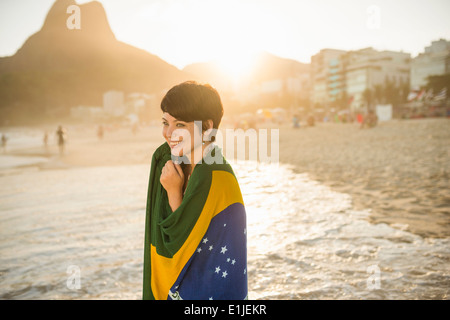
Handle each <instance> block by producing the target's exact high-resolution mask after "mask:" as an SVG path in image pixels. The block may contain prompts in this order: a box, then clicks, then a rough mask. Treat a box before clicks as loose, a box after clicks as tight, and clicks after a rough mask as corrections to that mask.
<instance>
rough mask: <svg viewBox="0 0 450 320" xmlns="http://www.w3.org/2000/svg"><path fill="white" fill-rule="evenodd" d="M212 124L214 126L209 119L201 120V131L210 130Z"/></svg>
mask: <svg viewBox="0 0 450 320" xmlns="http://www.w3.org/2000/svg"><path fill="white" fill-rule="evenodd" d="M213 126H214V122H213V121H212V120H211V119H209V120H206V121H204V122H203V131H207V130H210V129H212V128H213Z"/></svg>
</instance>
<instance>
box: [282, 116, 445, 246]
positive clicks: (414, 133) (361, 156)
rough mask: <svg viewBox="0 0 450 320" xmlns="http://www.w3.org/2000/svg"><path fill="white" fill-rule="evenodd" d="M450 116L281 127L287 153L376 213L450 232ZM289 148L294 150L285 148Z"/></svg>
mask: <svg viewBox="0 0 450 320" xmlns="http://www.w3.org/2000/svg"><path fill="white" fill-rule="evenodd" d="M449 129H450V119H443V118H441V119H419V120H401V121H400V120H398V121H390V122H385V123H381V124H380V125H379V126H378V127H376V128H373V129H363V130H361V129H360V128H359V126H358V125H356V124H319V125H317V126H316V127H307V128H306V127H304V128H302V129H299V130H294V129H286V130H281V131H280V161H281V162H287V163H291V164H294V165H295V167H296V170H297V171H298V172H308V173H309V174H310V176H311V178H313V179H315V180H317V181H319V182H322V183H324V184H326V185H328V186H330V187H332V188H333V189H334V190H336V191H339V192H344V193H348V194H350V195H351V196H352V199H353V205H354V206H355V208H356V209H362V208H364V209H371V216H370V220H371V221H372V222H375V223H381V222H384V223H387V224H390V225H393V226H395V227H397V228H401V229H403V230H407V231H410V232H412V233H415V234H418V235H421V236H423V237H433V238H441V237H449V236H450V194H449V193H448V190H450V179H449V177H450V148H449V145H450V130H449ZM286 150H289V151H286Z"/></svg>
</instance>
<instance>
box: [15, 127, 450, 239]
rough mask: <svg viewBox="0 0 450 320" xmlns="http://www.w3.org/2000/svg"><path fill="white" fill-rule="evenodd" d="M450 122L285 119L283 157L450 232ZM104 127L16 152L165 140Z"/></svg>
mask: <svg viewBox="0 0 450 320" xmlns="http://www.w3.org/2000/svg"><path fill="white" fill-rule="evenodd" d="M272 128H277V129H278V127H274V126H272ZM449 129H450V119H445V118H440V119H439V118H437V119H419V120H393V121H389V122H385V123H380V124H379V125H378V126H377V127H375V128H373V129H360V127H359V125H358V124H356V123H352V124H338V123H318V124H316V126H314V127H307V126H306V125H304V126H302V128H300V129H293V128H291V127H290V126H288V125H284V126H281V127H280V128H279V130H280V131H279V132H280V139H279V160H280V162H281V163H285V164H291V165H293V166H294V168H295V169H294V170H295V172H299V173H308V174H309V175H310V176H311V177H312V178H313V179H314V180H317V181H319V182H321V183H324V184H326V185H328V186H330V187H331V188H333V189H334V190H337V191H340V192H344V193H348V194H350V195H351V196H352V199H353V204H354V205H355V207H356V208H364V209H365V208H370V209H371V210H372V211H371V216H370V220H371V221H373V222H375V223H379V222H385V223H388V224H390V225H395V226H398V227H399V228H402V229H405V230H408V231H411V232H413V233H416V234H419V235H422V236H424V237H437V238H439V237H449V236H450V196H449V195H448V190H449V189H450V179H449V175H450V148H449V147H448V146H449V142H450V130H449ZM47 130H48V129H47ZM96 130H97V128H96V126H74V127H73V128H69V130H68V143H67V146H66V153H65V155H64V156H63V157H59V156H58V150H57V147H56V145H55V143H53V145H50V146H49V147H48V148H47V149H44V148H43V147H42V146H41V145H38V146H34V147H25V148H23V147H22V148H17V149H13V150H10V152H9V153H10V154H11V155H14V156H23V155H26V156H35V157H47V158H50V161H49V162H47V163H45V164H41V166H43V167H66V166H68V167H78V166H109V165H130V164H149V163H150V160H151V155H152V152H153V150H155V149H156V148H157V147H158V146H159V145H160V144H161V143H163V142H164V140H163V138H162V136H161V130H160V128H159V127H158V126H147V127H141V128H140V131H139V132H138V133H136V134H133V133H132V130H131V128H115V127H111V128H107V129H106V132H105V136H104V138H103V139H102V140H101V141H100V140H99V139H98V138H97V136H96ZM41 131H43V129H41ZM224 135H225V134H224ZM268 142H270V141H268Z"/></svg>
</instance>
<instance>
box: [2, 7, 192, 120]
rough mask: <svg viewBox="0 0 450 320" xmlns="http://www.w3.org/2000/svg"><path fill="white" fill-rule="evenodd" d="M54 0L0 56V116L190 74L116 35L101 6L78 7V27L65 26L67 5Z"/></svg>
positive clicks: (144, 88) (57, 111)
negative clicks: (34, 28)
mask: <svg viewBox="0 0 450 320" xmlns="http://www.w3.org/2000/svg"><path fill="white" fill-rule="evenodd" d="M71 5H77V3H76V2H75V1H74V0H56V2H55V3H54V4H53V6H52V7H51V9H50V11H49V12H48V14H47V17H46V19H45V22H44V24H43V26H42V28H41V30H40V31H38V32H37V33H35V34H33V35H32V36H30V37H29V38H28V39H27V40H26V42H25V43H24V44H23V46H22V47H21V48H20V49H19V50H18V51H17V52H16V54H15V55H13V56H11V57H3V58H0V118H1V119H2V120H4V119H10V120H13V119H22V120H27V119H36V117H37V118H42V119H44V118H45V117H47V116H55V115H66V114H68V112H69V110H70V107H73V106H78V105H102V101H103V100H102V99H103V93H104V92H106V91H109V90H120V91H124V92H125V93H131V92H143V93H156V92H160V91H161V90H164V89H167V88H170V87H171V86H173V85H174V84H177V83H179V82H181V81H185V80H188V79H189V78H190V76H189V75H188V74H186V73H185V72H183V71H181V70H179V69H177V68H176V67H174V66H172V65H170V64H168V63H167V62H165V61H164V60H162V59H160V58H159V57H157V56H155V55H152V54H150V53H148V52H146V51H144V50H141V49H138V48H135V47H132V46H130V45H128V44H125V43H123V42H120V41H118V40H117V39H116V38H115V36H114V34H113V32H112V30H111V28H110V26H109V23H108V19H107V16H106V13H105V10H104V8H103V6H102V5H101V4H100V3H99V2H97V1H92V2H89V3H85V4H80V5H77V6H78V7H79V8H80V18H81V19H80V26H81V29H69V28H68V27H67V24H66V22H67V20H68V18H69V17H70V16H71V14H70V13H67V8H68V7H69V6H71Z"/></svg>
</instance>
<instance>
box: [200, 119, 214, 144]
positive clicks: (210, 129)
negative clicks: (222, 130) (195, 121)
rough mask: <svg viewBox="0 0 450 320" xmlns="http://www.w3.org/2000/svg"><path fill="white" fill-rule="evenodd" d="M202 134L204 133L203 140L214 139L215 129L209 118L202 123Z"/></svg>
mask: <svg viewBox="0 0 450 320" xmlns="http://www.w3.org/2000/svg"><path fill="white" fill-rule="evenodd" d="M203 131H204V132H203V135H204V138H203V140H204V141H205V140H206V141H212V142H213V141H214V140H215V138H216V137H215V130H214V123H213V121H212V120H211V119H209V120H206V121H205V122H204V123H203Z"/></svg>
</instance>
